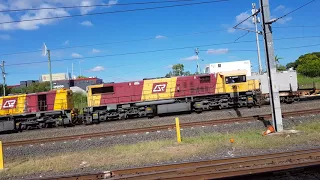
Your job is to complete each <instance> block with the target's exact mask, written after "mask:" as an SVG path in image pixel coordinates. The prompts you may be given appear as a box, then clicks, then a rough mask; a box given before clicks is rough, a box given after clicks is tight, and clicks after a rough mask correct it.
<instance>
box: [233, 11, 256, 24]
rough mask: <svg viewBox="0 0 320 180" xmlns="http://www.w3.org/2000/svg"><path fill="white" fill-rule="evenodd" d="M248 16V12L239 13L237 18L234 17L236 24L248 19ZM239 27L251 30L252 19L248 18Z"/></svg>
mask: <svg viewBox="0 0 320 180" xmlns="http://www.w3.org/2000/svg"><path fill="white" fill-rule="evenodd" d="M249 16H251V14H249V13H248V12H242V13H240V14H239V15H238V16H236V23H237V24H238V23H240V22H241V21H243V20H245V19H246V18H248V17H249ZM240 27H244V28H253V27H254V24H253V23H252V18H249V19H248V20H246V21H244V22H243V23H242V24H241V25H240Z"/></svg>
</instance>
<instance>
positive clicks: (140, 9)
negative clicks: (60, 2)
mask: <svg viewBox="0 0 320 180" xmlns="http://www.w3.org/2000/svg"><path fill="white" fill-rule="evenodd" d="M227 1H230V0H213V1H204V2H197V3H189V4H176V5H169V6H156V7H146V8H137V9H128V10H119V11H107V12H97V13H88V14H74V15H65V16H55V17H47V18H34V19H24V20H16V21H6V22H0V24H12V23H20V22H30V21H39V20H50V19H62V18H73V17H81V16H95V15H103V14H116V13H125V12H135V11H146V10H154V9H165V8H173V7H182V6H192V5H200V4H210V3H218V2H227Z"/></svg>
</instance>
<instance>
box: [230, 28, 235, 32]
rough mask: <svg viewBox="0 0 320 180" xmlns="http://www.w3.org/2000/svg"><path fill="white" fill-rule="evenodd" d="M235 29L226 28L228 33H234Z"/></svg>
mask: <svg viewBox="0 0 320 180" xmlns="http://www.w3.org/2000/svg"><path fill="white" fill-rule="evenodd" d="M235 31H236V30H235V29H234V28H228V33H234V32H235Z"/></svg>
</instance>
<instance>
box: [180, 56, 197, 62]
mask: <svg viewBox="0 0 320 180" xmlns="http://www.w3.org/2000/svg"><path fill="white" fill-rule="evenodd" d="M181 60H183V61H194V60H197V56H190V57H186V58H182V59H181Z"/></svg>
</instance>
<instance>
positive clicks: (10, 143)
mask: <svg viewBox="0 0 320 180" xmlns="http://www.w3.org/2000/svg"><path fill="white" fill-rule="evenodd" d="M319 113H320V109H310V110H301V111H292V112H283V113H282V116H283V117H290V116H299V115H305V114H319ZM260 118H262V119H267V118H271V114H264V115H255V116H247V117H239V118H229V119H220V120H208V121H198V122H187V123H181V124H180V127H184V128H185V127H193V126H204V125H218V124H230V123H235V122H238V123H240V122H248V121H254V120H259V119H260ZM173 128H175V124H168V125H160V126H151V127H144V128H136V129H122V130H115V131H107V132H97V133H88V134H78V135H70V136H61V137H51V138H41V139H31V140H21V141H7V142H3V143H2V145H3V147H12V146H23V145H30V144H43V143H48V142H58V141H70V140H80V139H88V138H95V137H105V136H117V135H125V134H134V133H144V132H154V131H159V130H167V129H173Z"/></svg>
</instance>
